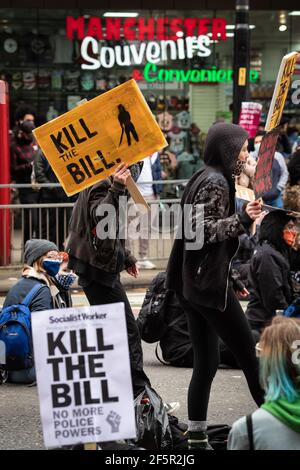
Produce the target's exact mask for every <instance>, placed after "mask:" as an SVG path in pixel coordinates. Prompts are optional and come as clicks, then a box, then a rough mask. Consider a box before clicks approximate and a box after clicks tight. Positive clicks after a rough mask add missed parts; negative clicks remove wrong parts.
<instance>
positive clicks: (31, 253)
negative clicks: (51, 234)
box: [24, 238, 59, 266]
mask: <svg viewBox="0 0 300 470" xmlns="http://www.w3.org/2000/svg"><path fill="white" fill-rule="evenodd" d="M52 250H55V251H59V250H58V248H57V246H56V245H55V243H53V242H49V241H48V240H40V239H38V238H33V239H32V240H27V242H26V243H25V250H24V261H25V263H26V264H28V265H29V266H32V265H33V263H34V262H35V261H36V260H37V259H38V258H40V257H41V256H43V255H45V254H46V253H48V251H52Z"/></svg>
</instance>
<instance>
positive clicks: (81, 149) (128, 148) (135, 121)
mask: <svg viewBox="0 0 300 470" xmlns="http://www.w3.org/2000/svg"><path fill="white" fill-rule="evenodd" d="M34 135H35V137H36V139H37V142H38V144H39V146H40V147H41V149H42V151H43V153H44V155H45V156H46V158H47V160H48V161H49V163H50V165H51V167H52V169H53V171H54V172H55V174H56V176H57V178H58V180H59V181H60V183H61V185H62V186H63V188H64V190H65V192H66V194H67V195H68V196H72V195H73V194H76V193H78V192H80V191H82V190H83V189H85V188H88V187H89V186H91V185H93V184H95V183H96V182H98V181H100V180H102V179H104V178H107V177H108V176H109V175H111V174H112V173H113V172H114V171H115V168H116V167H117V165H119V164H120V163H122V162H124V163H127V164H130V165H131V164H132V163H135V162H138V161H139V160H142V159H143V158H145V157H147V156H148V155H151V154H152V153H154V152H156V151H157V150H160V149H162V148H163V147H166V146H167V141H166V139H165V137H164V135H163V133H162V131H161V130H160V128H159V126H158V124H157V122H156V120H155V118H154V116H153V114H152V113H151V111H150V109H149V107H148V105H147V103H146V101H145V98H144V97H143V95H142V93H141V92H140V90H139V88H138V86H137V84H136V82H135V80H129V81H127V82H126V83H123V84H122V85H119V86H117V87H116V88H114V89H113V90H110V91H108V92H106V93H104V94H102V95H100V96H98V97H96V98H94V99H92V100H90V101H87V102H86V103H83V104H81V105H80V106H78V107H77V108H75V109H72V110H71V111H68V112H67V113H65V114H63V115H62V116H59V117H57V118H55V119H53V120H52V121H50V122H48V123H47V124H44V125H43V126H40V127H38V128H37V129H35V130H34Z"/></svg>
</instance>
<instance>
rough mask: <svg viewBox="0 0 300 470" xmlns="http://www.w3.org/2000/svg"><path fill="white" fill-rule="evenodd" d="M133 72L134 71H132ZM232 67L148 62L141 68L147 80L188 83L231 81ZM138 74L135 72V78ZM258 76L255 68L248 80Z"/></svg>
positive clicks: (255, 78)
mask: <svg viewBox="0 0 300 470" xmlns="http://www.w3.org/2000/svg"><path fill="white" fill-rule="evenodd" d="M134 73H135V72H134ZM232 76H233V70H232V69H217V67H214V66H213V67H211V68H210V69H188V70H183V69H171V68H163V67H158V66H157V65H156V64H151V63H148V64H146V65H145V67H144V70H143V76H140V77H141V79H142V78H144V79H145V80H146V81H147V82H151V83H154V82H188V83H190V82H191V83H201V82H203V83H224V82H230V81H232ZM136 77H138V74H135V78H136ZM258 78H259V72H258V71H257V70H251V71H250V81H251V82H256V81H257V80H258Z"/></svg>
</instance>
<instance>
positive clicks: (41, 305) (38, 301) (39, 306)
mask: <svg viewBox="0 0 300 470" xmlns="http://www.w3.org/2000/svg"><path fill="white" fill-rule="evenodd" d="M52 308H53V300H52V297H51V292H50V289H49V287H48V286H45V287H43V288H41V290H39V291H38V293H37V294H36V296H34V298H33V300H32V302H31V305H30V311H31V312H38V311H41V310H51V309H52Z"/></svg>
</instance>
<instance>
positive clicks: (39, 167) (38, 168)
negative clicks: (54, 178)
mask: <svg viewBox="0 0 300 470" xmlns="http://www.w3.org/2000/svg"><path fill="white" fill-rule="evenodd" d="M46 164H48V163H47V161H46ZM34 173H35V179H36V181H37V183H41V184H42V183H51V181H49V179H48V177H47V172H46V171H45V157H44V156H43V154H42V153H41V152H40V151H38V152H37V154H36V157H35V159H34ZM48 189H49V188H48Z"/></svg>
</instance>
